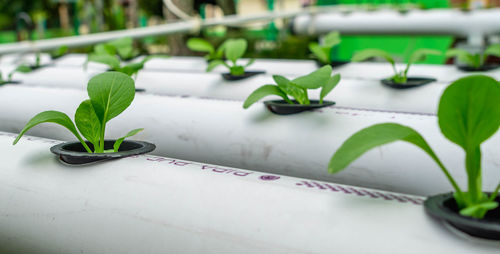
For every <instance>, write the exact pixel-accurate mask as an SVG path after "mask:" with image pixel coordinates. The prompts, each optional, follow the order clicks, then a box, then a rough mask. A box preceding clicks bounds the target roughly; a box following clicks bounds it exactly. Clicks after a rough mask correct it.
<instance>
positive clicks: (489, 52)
mask: <svg viewBox="0 0 500 254" xmlns="http://www.w3.org/2000/svg"><path fill="white" fill-rule="evenodd" d="M488 56H497V57H500V44H494V45H491V46H489V47H488V48H486V50H485V51H484V52H482V53H476V54H471V53H469V52H468V51H467V50H464V49H458V48H454V49H449V50H448V51H446V57H457V58H458V60H459V61H460V62H463V63H465V64H466V65H467V66H469V67H473V68H476V69H477V68H480V67H481V66H483V65H484V63H485V61H486V58H488Z"/></svg>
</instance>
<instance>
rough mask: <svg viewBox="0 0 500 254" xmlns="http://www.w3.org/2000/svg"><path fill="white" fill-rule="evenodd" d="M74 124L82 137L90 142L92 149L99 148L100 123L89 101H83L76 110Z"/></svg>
mask: <svg viewBox="0 0 500 254" xmlns="http://www.w3.org/2000/svg"><path fill="white" fill-rule="evenodd" d="M75 124H76V127H77V128H78V130H79V131H80V133H81V134H82V136H83V137H85V138H86V139H87V140H88V141H90V143H92V144H93V145H94V147H98V146H99V138H100V132H101V122H100V121H99V118H98V117H97V115H96V113H95V111H94V107H92V103H91V102H90V100H84V101H83V102H82V103H81V104H80V106H79V107H78V109H76V113H75Z"/></svg>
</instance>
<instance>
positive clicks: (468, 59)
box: [445, 49, 475, 66]
mask: <svg viewBox="0 0 500 254" xmlns="http://www.w3.org/2000/svg"><path fill="white" fill-rule="evenodd" d="M445 55H446V57H457V58H458V61H460V62H463V63H465V64H467V65H469V66H474V65H475V64H474V56H473V55H472V54H471V53H469V52H468V51H466V50H464V49H449V50H448V51H446V54H445Z"/></svg>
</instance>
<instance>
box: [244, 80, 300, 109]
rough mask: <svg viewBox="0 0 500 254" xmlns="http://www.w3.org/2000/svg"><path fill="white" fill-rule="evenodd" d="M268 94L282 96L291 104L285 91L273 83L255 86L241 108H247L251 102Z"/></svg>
mask: <svg viewBox="0 0 500 254" xmlns="http://www.w3.org/2000/svg"><path fill="white" fill-rule="evenodd" d="M269 95H277V96H280V97H281V98H283V100H285V101H286V102H288V103H290V104H293V102H292V101H291V100H290V99H289V98H288V96H286V93H285V92H283V91H282V90H281V89H280V88H279V87H277V86H275V85H264V86H261V87H259V88H257V89H256V90H255V91H253V92H252V93H251V94H250V95H249V96H248V98H247V99H246V100H245V102H244V103H243V108H244V109H247V108H249V107H250V106H251V105H252V104H254V103H256V102H257V101H259V100H260V99H262V98H264V97H266V96H269Z"/></svg>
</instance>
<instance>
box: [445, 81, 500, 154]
mask: <svg viewBox="0 0 500 254" xmlns="http://www.w3.org/2000/svg"><path fill="white" fill-rule="evenodd" d="M498 98H500V85H499V83H498V82H497V81H496V80H495V79H493V78H490V77H488V76H483V75H474V76H468V77H465V78H461V79H459V80H457V81H455V82H453V83H452V84H451V85H450V86H448V87H447V88H446V90H445V91H444V93H443V95H442V96H441V101H440V103H439V108H438V120H439V127H440V128H441V132H442V133H443V134H444V136H445V137H446V138H447V139H449V140H450V141H452V142H453V143H455V144H457V145H459V146H461V147H462V148H463V149H464V150H467V149H468V148H475V147H479V145H480V144H481V143H482V142H484V141H485V140H487V139H488V138H489V137H491V136H492V135H493V134H494V133H495V132H496V131H497V130H498V127H499V126H500V103H498Z"/></svg>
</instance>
